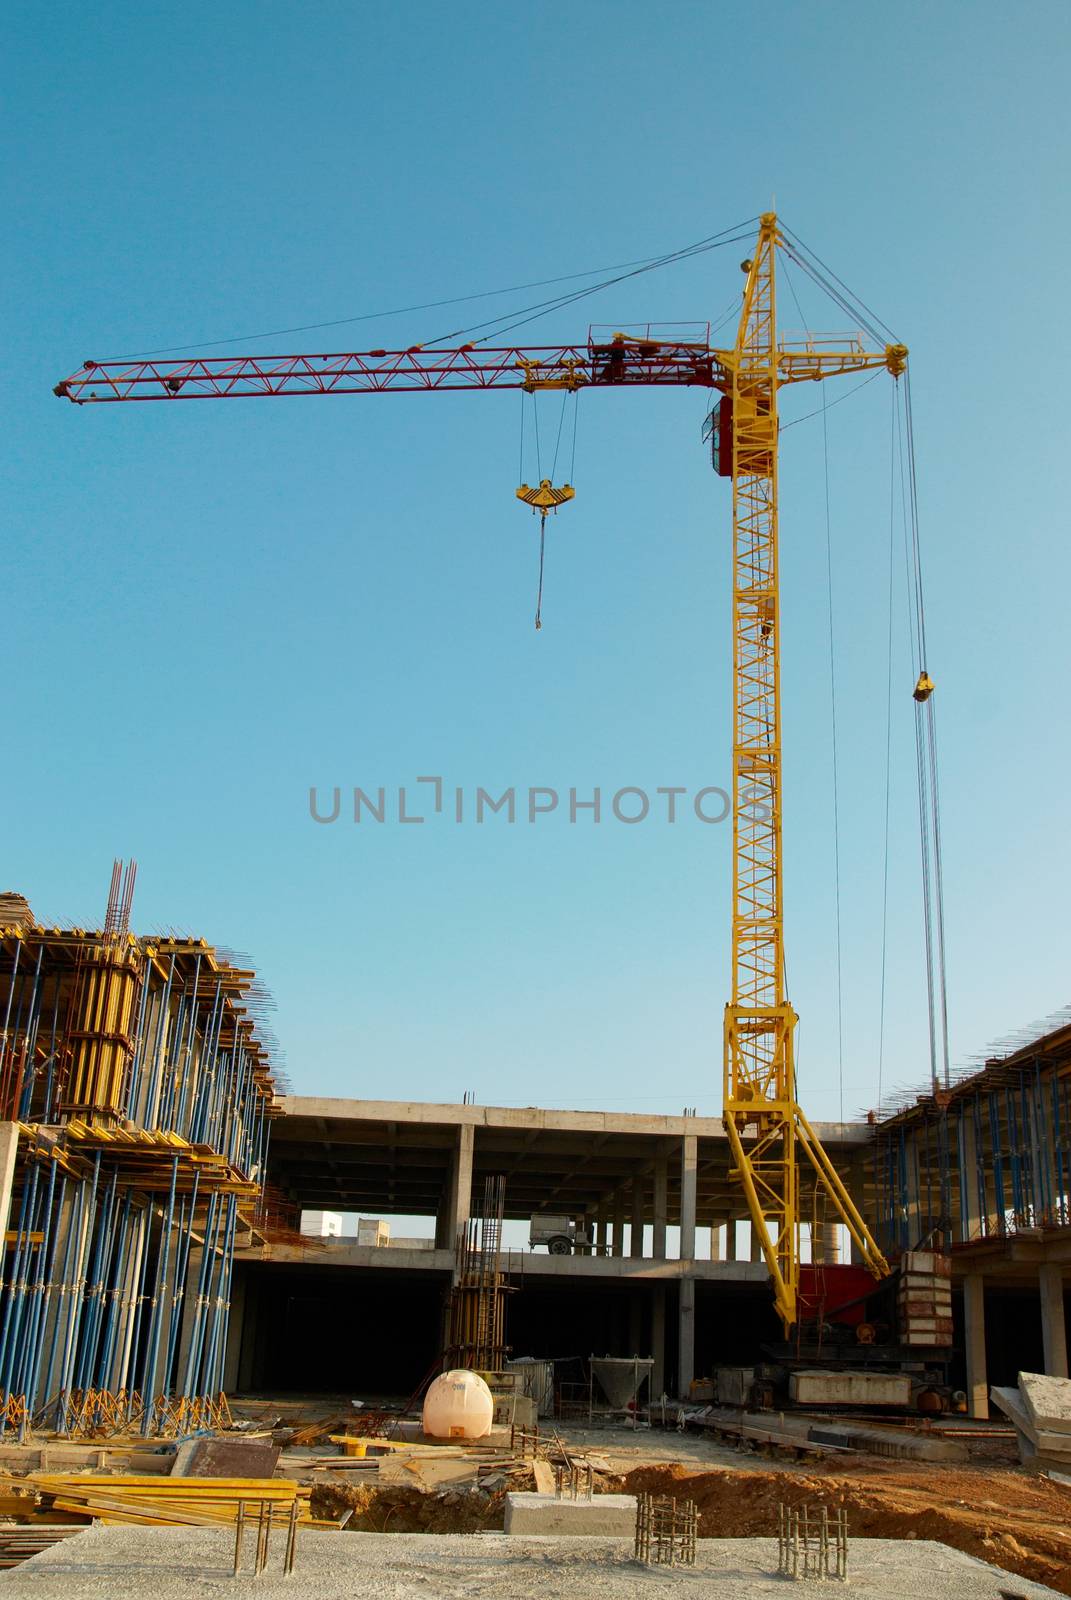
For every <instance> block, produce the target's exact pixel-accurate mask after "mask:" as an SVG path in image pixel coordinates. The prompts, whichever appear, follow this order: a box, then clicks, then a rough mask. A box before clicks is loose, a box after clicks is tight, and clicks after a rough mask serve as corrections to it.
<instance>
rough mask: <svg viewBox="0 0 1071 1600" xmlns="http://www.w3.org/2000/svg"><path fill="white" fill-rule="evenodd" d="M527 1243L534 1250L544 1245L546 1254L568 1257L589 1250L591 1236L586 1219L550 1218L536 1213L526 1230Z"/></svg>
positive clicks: (545, 1212)
mask: <svg viewBox="0 0 1071 1600" xmlns="http://www.w3.org/2000/svg"><path fill="white" fill-rule="evenodd" d="M528 1243H529V1245H530V1246H531V1248H532V1249H533V1250H534V1249H535V1248H536V1246H537V1245H540V1244H545V1245H546V1247H547V1251H548V1254H550V1255H552V1256H568V1255H572V1254H573V1253H574V1252H582V1251H586V1250H590V1249H591V1234H590V1232H589V1231H588V1225H587V1219H586V1217H567V1216H552V1215H551V1214H550V1212H547V1211H537V1212H536V1213H535V1215H534V1216H533V1217H532V1220H531V1223H530V1225H529V1229H528Z"/></svg>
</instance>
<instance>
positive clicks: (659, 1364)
mask: <svg viewBox="0 0 1071 1600" xmlns="http://www.w3.org/2000/svg"><path fill="white" fill-rule="evenodd" d="M651 1356H652V1359H653V1361H654V1366H653V1367H652V1368H651V1399H652V1400H658V1399H660V1398H661V1396H662V1395H663V1394H664V1393H665V1388H666V1286H665V1284H664V1283H656V1284H655V1286H654V1290H653V1292H652V1294H651Z"/></svg>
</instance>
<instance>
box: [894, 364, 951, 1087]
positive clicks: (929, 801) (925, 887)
mask: <svg viewBox="0 0 1071 1600" xmlns="http://www.w3.org/2000/svg"><path fill="white" fill-rule="evenodd" d="M897 398H898V405H897V445H898V454H899V458H900V494H901V501H902V505H903V521H904V563H905V568H906V575H907V593H908V607H909V613H908V614H909V634H910V639H911V651H912V671H913V672H915V673H916V674H917V683H916V689H915V764H916V779H917V787H918V802H919V836H920V846H921V854H922V894H923V931H924V935H925V951H926V1003H927V1021H928V1025H929V1041H930V1077H931V1082H932V1086H933V1089H934V1092H936V1091H937V1090H938V1089H939V1088H940V1087H941V1086H942V1083H943V1085H944V1087H945V1088H946V1089H947V1088H948V1087H949V1083H950V1063H949V1048H948V987H947V978H946V962H945V916H944V873H943V863H942V852H941V807H940V790H939V784H938V765H937V721H936V716H935V713H934V705H933V684H932V681H931V680H930V679H929V676H928V673H927V670H926V607H925V600H924V597H923V588H922V558H921V547H920V540H919V525H918V479H917V473H916V467H915V449H914V425H913V420H912V414H911V388H910V379H909V378H907V379H906V380H905V385H904V390H903V393H902V396H901V394H900V389H899V384H898V385H897Z"/></svg>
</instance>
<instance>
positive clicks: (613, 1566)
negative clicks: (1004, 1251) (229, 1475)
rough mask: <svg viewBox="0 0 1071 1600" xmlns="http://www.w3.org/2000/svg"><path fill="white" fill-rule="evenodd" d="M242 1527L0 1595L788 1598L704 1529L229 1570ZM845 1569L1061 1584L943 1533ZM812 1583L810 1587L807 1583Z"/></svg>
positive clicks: (427, 1543)
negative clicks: (648, 1550) (958, 1546)
mask: <svg viewBox="0 0 1071 1600" xmlns="http://www.w3.org/2000/svg"><path fill="white" fill-rule="evenodd" d="M233 1549H234V1540H233V1535H231V1534H229V1533H228V1532H226V1531H225V1530H217V1529H215V1528H158V1529H157V1528H153V1529H147V1528H103V1527H95V1528H87V1529H86V1530H85V1532H84V1533H80V1534H78V1535H76V1536H75V1537H74V1538H71V1539H67V1540H65V1541H64V1542H63V1543H62V1544H59V1545H56V1546H55V1547H54V1548H53V1549H51V1550H46V1551H44V1552H43V1553H42V1554H41V1555H39V1556H35V1557H34V1558H33V1560H32V1561H27V1562H24V1563H23V1565H22V1566H20V1567H16V1568H14V1569H13V1570H12V1571H10V1572H7V1573H4V1574H3V1575H2V1576H0V1600H115V1597H117V1596H122V1600H139V1597H144V1600H190V1597H193V1600H198V1597H218V1600H224V1597H228V1600H295V1596H300V1597H301V1600H484V1597H486V1600H531V1596H532V1595H533V1594H538V1595H539V1597H540V1600H636V1594H637V1587H638V1586H642V1588H643V1589H644V1591H646V1592H647V1593H649V1594H651V1595H652V1596H653V1595H654V1594H655V1593H664V1594H665V1595H666V1600H707V1596H720V1595H724V1596H725V1600H764V1597H766V1596H775V1595H777V1596H780V1597H781V1600H785V1595H786V1593H788V1590H787V1589H786V1586H785V1580H784V1579H783V1578H779V1577H778V1576H777V1542H776V1540H774V1539H701V1540H700V1541H699V1547H698V1555H697V1561H696V1565H695V1567H692V1568H687V1567H685V1568H681V1567H672V1568H664V1569H659V1568H657V1567H639V1566H637V1564H636V1563H635V1562H634V1561H633V1560H632V1544H631V1541H626V1540H620V1539H590V1538H585V1539H562V1538H533V1537H528V1538H516V1537H508V1536H507V1535H505V1534H499V1533H495V1534H476V1535H472V1534H469V1535H462V1534H444V1535H436V1534H420V1533H416V1534H410V1533H398V1534H373V1533H363V1534H352V1533H327V1532H320V1531H319V1530H315V1531H314V1530H308V1531H302V1532H301V1533H300V1535H299V1542H298V1557H297V1564H296V1567H295V1570H294V1573H293V1575H292V1576H291V1577H289V1578H284V1577H283V1575H282V1573H281V1572H280V1571H279V1570H278V1569H279V1565H280V1560H281V1554H282V1549H281V1541H280V1542H279V1544H275V1542H274V1541H273V1559H272V1561H271V1565H270V1569H269V1571H267V1572H266V1573H264V1574H263V1575H262V1576H261V1577H259V1578H254V1577H253V1575H252V1572H251V1571H250V1570H249V1569H248V1568H247V1570H246V1572H245V1573H244V1574H243V1576H241V1577H240V1578H238V1579H237V1580H236V1579H234V1578H233V1577H232V1575H231V1568H232V1554H233ZM848 1579H849V1581H848V1583H847V1585H845V1586H844V1587H843V1588H842V1587H841V1586H840V1585H839V1584H832V1585H830V1584H822V1585H819V1586H817V1587H818V1588H820V1589H821V1592H822V1593H824V1594H832V1593H836V1594H844V1595H845V1596H847V1597H848V1600H856V1597H867V1600H879V1597H880V1600H891V1597H894V1596H895V1600H998V1596H999V1595H1000V1592H1001V1590H1002V1589H1006V1590H1009V1591H1010V1592H1011V1593H1014V1594H1016V1595H1022V1596H1024V1600H1050V1597H1053V1596H1055V1595H1056V1590H1054V1589H1049V1588H1046V1587H1044V1586H1043V1585H1041V1584H1037V1583H1030V1582H1028V1581H1027V1580H1026V1579H1025V1578H1017V1577H1013V1576H1012V1575H1011V1574H1010V1573H1007V1572H1002V1571H1000V1570H998V1569H997V1568H996V1567H990V1566H987V1565H985V1563H983V1562H981V1561H975V1560H973V1559H972V1558H971V1557H970V1556H966V1555H963V1554H962V1553H961V1552H960V1551H958V1550H950V1549H949V1548H948V1547H947V1546H946V1545H940V1544H932V1543H929V1542H927V1541H924V1540H921V1539H918V1540H912V1541H911V1543H910V1545H907V1544H904V1543H903V1542H898V1541H893V1540H887V1539H857V1540H854V1541H852V1543H851V1546H850V1550H849V1565H848ZM800 1592H801V1593H805V1592H809V1589H808V1587H807V1586H806V1585H804V1587H803V1589H801V1590H800Z"/></svg>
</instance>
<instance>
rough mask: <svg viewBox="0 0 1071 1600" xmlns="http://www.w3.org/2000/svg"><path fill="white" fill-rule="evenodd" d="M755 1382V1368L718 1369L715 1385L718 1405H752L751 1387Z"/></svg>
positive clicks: (715, 1374) (716, 1370)
mask: <svg viewBox="0 0 1071 1600" xmlns="http://www.w3.org/2000/svg"><path fill="white" fill-rule="evenodd" d="M754 1382H755V1368H754V1367H716V1368H715V1371H714V1385H715V1392H716V1395H717V1400H718V1404H719V1405H722V1406H747V1405H750V1404H751V1386H752V1384H753V1383H754Z"/></svg>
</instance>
